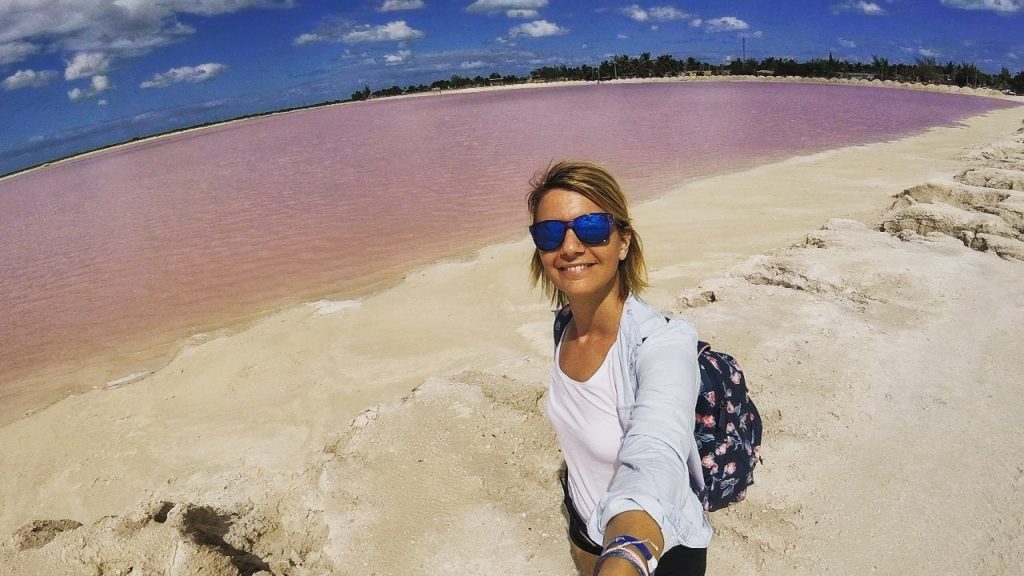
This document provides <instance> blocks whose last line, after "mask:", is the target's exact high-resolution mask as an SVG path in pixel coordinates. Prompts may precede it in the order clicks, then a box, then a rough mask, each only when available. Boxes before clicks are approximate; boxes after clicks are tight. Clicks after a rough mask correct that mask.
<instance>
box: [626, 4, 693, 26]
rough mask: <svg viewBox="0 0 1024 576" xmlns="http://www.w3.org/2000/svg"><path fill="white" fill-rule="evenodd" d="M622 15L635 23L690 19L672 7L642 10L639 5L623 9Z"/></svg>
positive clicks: (687, 15) (655, 7) (654, 7)
mask: <svg viewBox="0 0 1024 576" xmlns="http://www.w3.org/2000/svg"><path fill="white" fill-rule="evenodd" d="M622 13H623V14H625V15H626V16H628V17H630V18H632V19H633V20H636V21H637V22H647V21H648V20H654V21H657V22H670V21H672V20H685V19H687V18H690V15H689V14H687V13H686V12H683V11H682V10H680V9H678V8H676V7H674V6H653V7H651V8H642V7H640V5H639V4H631V5H629V6H626V7H625V8H623V9H622Z"/></svg>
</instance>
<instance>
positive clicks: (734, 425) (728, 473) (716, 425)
mask: <svg viewBox="0 0 1024 576" xmlns="http://www.w3.org/2000/svg"><path fill="white" fill-rule="evenodd" d="M697 364H698V365H699V366H700V394H699V395H698V396H697V406H696V408H695V411H696V413H697V418H696V422H695V425H694V437H695V438H696V440H697V451H698V452H699V453H700V459H701V469H702V471H703V472H704V490H702V491H699V492H697V495H698V496H700V499H701V501H702V502H703V503H704V509H705V510H707V511H709V512H713V511H715V510H718V509H719V508H725V507H726V506H728V505H730V504H732V503H734V502H739V501H741V500H743V499H744V498H745V497H746V495H747V487H748V486H750V485H751V484H753V483H754V466H756V465H757V464H758V463H759V462H760V461H761V415H760V414H759V413H758V412H757V407H756V406H754V401H753V400H752V399H751V398H750V395H749V394H748V393H747V382H746V380H745V379H744V378H743V371H742V370H740V367H739V364H737V363H736V360H735V359H734V358H733V357H732V356H729V355H728V354H725V353H723V352H715V351H714V350H712V349H711V345H710V344H708V343H707V342H697Z"/></svg>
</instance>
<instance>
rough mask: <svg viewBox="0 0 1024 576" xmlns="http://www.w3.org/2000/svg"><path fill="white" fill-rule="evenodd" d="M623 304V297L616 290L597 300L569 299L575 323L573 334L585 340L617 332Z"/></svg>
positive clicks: (624, 303) (624, 301)
mask: <svg viewBox="0 0 1024 576" xmlns="http://www.w3.org/2000/svg"><path fill="white" fill-rule="evenodd" d="M625 305H626V300H625V298H624V297H623V296H622V295H621V294H620V292H619V291H617V290H616V291H615V292H614V293H611V294H609V295H608V296H607V297H605V298H601V299H599V300H588V299H582V298H579V299H575V300H572V299H571V300H570V301H569V307H570V308H572V318H573V323H574V324H575V325H576V326H575V328H576V330H575V333H576V334H575V336H576V337H577V338H580V339H583V340H587V339H588V338H592V337H598V338H600V337H602V336H608V335H612V334H615V333H617V332H618V330H619V319H620V318H621V317H622V308H623V307H624V306H625Z"/></svg>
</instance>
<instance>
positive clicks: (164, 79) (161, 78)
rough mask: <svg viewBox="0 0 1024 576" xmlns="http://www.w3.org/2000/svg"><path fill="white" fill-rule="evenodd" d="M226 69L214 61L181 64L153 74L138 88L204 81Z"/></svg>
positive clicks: (164, 86) (163, 86)
mask: <svg viewBox="0 0 1024 576" xmlns="http://www.w3.org/2000/svg"><path fill="white" fill-rule="evenodd" d="M226 69H227V66H225V65H224V64H218V63H216V62H208V63H206V64H200V65H198V66H181V67H179V68H171V69H170V70H168V71H167V72H161V73H159V74H154V75H153V77H152V78H150V79H149V80H146V81H145V82H143V83H142V84H139V88H166V87H168V86H170V85H171V84H177V83H179V82H190V83H193V84H194V83H196V82H205V81H207V80H209V79H211V78H213V77H215V76H218V75H219V74H221V73H222V72H224V70H226Z"/></svg>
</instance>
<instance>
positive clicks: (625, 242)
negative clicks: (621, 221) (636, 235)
mask: <svg viewBox="0 0 1024 576" xmlns="http://www.w3.org/2000/svg"><path fill="white" fill-rule="evenodd" d="M632 241H633V231H632V230H623V231H622V246H621V247H619V260H625V259H626V256H628V255H629V244H630V242H632Z"/></svg>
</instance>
